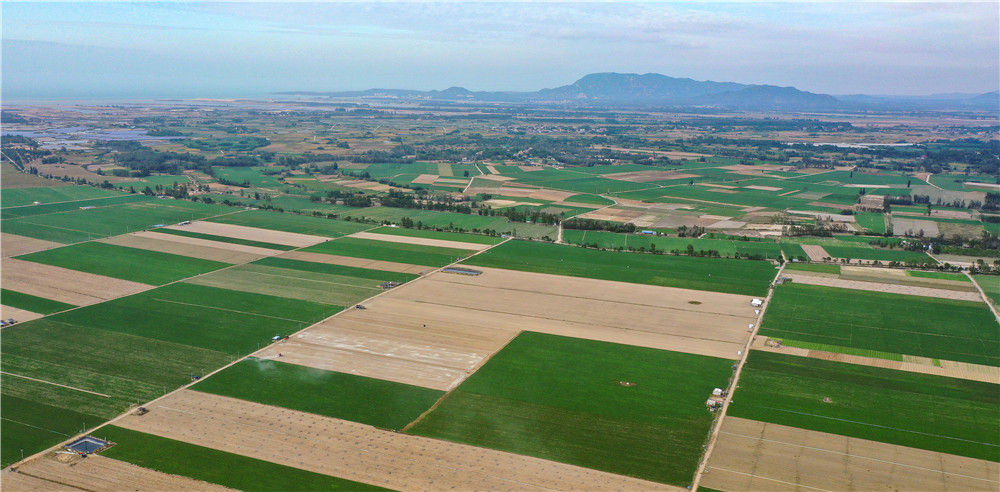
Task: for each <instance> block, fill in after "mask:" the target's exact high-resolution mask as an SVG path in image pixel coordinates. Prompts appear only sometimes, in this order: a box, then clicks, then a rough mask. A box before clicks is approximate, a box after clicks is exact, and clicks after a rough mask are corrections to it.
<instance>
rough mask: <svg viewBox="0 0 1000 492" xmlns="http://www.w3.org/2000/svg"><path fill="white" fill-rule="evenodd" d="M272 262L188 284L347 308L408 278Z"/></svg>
mask: <svg viewBox="0 0 1000 492" xmlns="http://www.w3.org/2000/svg"><path fill="white" fill-rule="evenodd" d="M275 260H277V261H275ZM275 260H266V261H263V262H254V263H251V264H248V265H240V266H237V267H234V268H228V269H226V270H222V271H219V272H214V273H210V274H207V275H202V276H200V277H197V278H194V279H191V280H189V281H188V283H191V284H197V285H205V286H210V287H218V288H222V289H232V290H238V291H242V292H252V293H257V294H264V295H269V296H279V297H284V298H288V299H290V300H291V299H299V300H302V301H310V302H318V303H322V304H330V305H335V306H351V305H354V304H355V303H356V302H358V301H360V300H362V299H365V298H368V297H371V296H373V295H375V294H378V293H379V292H382V287H381V285H382V283H383V282H385V281H389V280H393V279H399V278H404V279H409V278H411V277H409V276H406V277H402V276H399V275H400V274H395V273H392V272H381V271H378V270H365V269H360V268H359V269H345V268H343V267H338V266H336V265H325V264H321V263H310V262H298V261H295V260H285V259H275ZM313 266H314V267H313ZM328 267H330V268H328ZM357 270H360V272H358V271H357ZM379 277H383V278H379ZM393 281H398V280H393Z"/></svg>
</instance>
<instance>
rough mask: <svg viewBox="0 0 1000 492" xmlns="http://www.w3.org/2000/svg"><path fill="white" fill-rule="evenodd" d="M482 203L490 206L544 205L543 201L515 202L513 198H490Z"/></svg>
mask: <svg viewBox="0 0 1000 492" xmlns="http://www.w3.org/2000/svg"><path fill="white" fill-rule="evenodd" d="M483 203H484V204H486V205H489V206H490V207H493V208H506V207H514V206H517V205H528V206H531V207H541V206H542V205H544V204H543V203H536V202H516V201H514V200H503V199H500V198H491V199H489V200H486V201H484V202H483Z"/></svg>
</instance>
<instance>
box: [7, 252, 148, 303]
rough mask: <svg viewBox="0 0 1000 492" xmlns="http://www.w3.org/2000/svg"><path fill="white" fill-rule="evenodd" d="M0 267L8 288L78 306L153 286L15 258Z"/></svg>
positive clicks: (133, 292) (8, 259) (134, 292)
mask: <svg viewBox="0 0 1000 492" xmlns="http://www.w3.org/2000/svg"><path fill="white" fill-rule="evenodd" d="M0 270H2V273H0V281H2V282H3V287H4V288H5V289H10V290H13V291H17V292H23V293H25V294H31V295H33V296H38V297H44V298H46V299H52V300H53V301H60V302H66V303H69V304H74V305H77V306H86V305H88V304H94V303H98V302H101V301H106V300H109V299H116V298H118V297H122V296H127V295H131V294H136V293H139V292H142V291H144V290H149V289H152V288H153V286H152V285H146V284H140V283H139V282H132V281H129V280H121V279H117V278H112V277H105V276H104V275H95V274H93V273H86V272H78V271H76V270H70V269H68V268H60V267H57V266H51V265H43V264H41V263H33V262H30V261H23V260H17V259H14V258H4V259H3V262H2V264H0Z"/></svg>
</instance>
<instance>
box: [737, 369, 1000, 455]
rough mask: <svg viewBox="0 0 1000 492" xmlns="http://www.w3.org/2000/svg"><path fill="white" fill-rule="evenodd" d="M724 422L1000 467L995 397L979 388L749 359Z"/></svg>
mask: <svg viewBox="0 0 1000 492" xmlns="http://www.w3.org/2000/svg"><path fill="white" fill-rule="evenodd" d="M826 399H829V400H826ZM729 415H732V416H734V417H742V418H748V419H754V420H760V421H764V422H773V423H776V424H781V425H789V426H792V427H800V428H803V429H811V430H816V431H821V432H829V433H832V434H840V435H845V436H851V437H858V438H862V439H871V440H874V441H881V442H887V443H892V444H898V445H901V446H908V447H913V448H920V449H928V450H931V451H939V452H943V453H949V454H957V455H960V456H969V457H972V458H979V459H985V460H990V461H1000V391H997V385H995V384H990V383H984V382H979V381H970V380H965V379H956V378H947V377H942V376H932V375H928V374H919V373H913V372H905V371H897V370H892V369H884V368H878V367H869V366H860V365H854V364H846V363H842V362H833V361H826V360H820V359H813V358H808V357H795V356H789V355H784V354H775V353H770V352H759V351H753V352H751V353H750V357H749V359H748V360H747V363H746V365H745V366H744V370H743V373H742V375H741V377H740V385H739V389H738V390H737V391H736V393H735V394H734V395H733V401H732V404H731V405H730V407H729Z"/></svg>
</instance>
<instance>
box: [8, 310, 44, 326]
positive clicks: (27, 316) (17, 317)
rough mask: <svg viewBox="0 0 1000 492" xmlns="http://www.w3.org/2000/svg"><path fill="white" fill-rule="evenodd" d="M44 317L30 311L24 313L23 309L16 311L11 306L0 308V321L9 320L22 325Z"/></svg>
mask: <svg viewBox="0 0 1000 492" xmlns="http://www.w3.org/2000/svg"><path fill="white" fill-rule="evenodd" d="M42 316H45V315H44V314H38V313H33V312H31V311H25V310H23V309H18V308H16V307H11V306H0V319H5V320H6V319H11V318H13V319H14V321H17V322H18V323H24V322H25V321H31V320H33V319H38V318H41V317H42Z"/></svg>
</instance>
